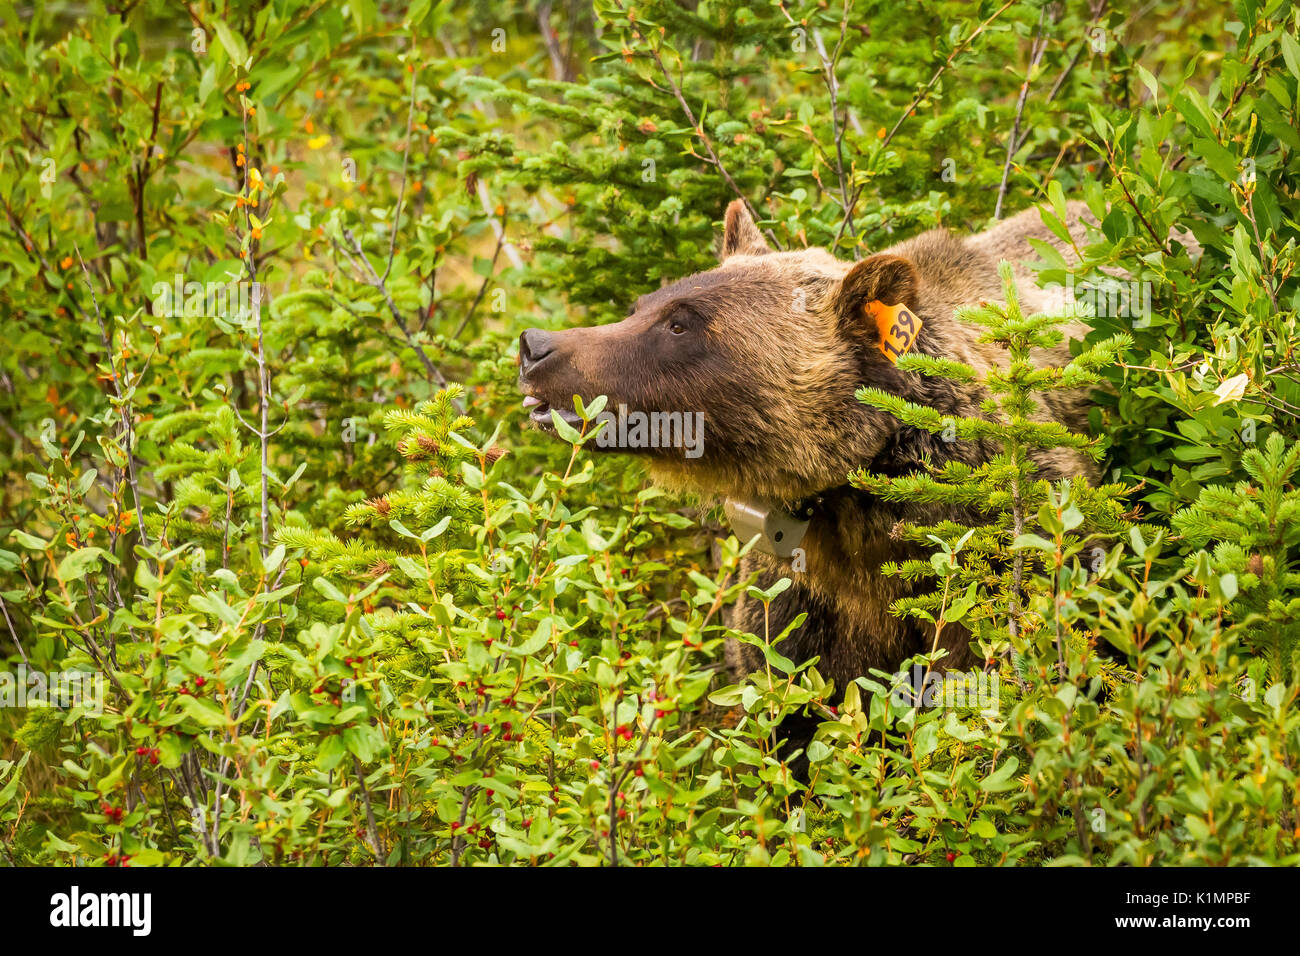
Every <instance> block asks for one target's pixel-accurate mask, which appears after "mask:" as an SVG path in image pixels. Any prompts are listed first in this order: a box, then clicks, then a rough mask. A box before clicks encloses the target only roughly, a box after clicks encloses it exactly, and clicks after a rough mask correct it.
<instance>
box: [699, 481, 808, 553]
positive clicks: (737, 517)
mask: <svg viewBox="0 0 1300 956" xmlns="http://www.w3.org/2000/svg"><path fill="white" fill-rule="evenodd" d="M825 496H826V492H821V493H819V494H815V495H809V496H808V497H807V498H802V499H800V500H799V501H796V502H795V503H794V504H792V505H790V510H789V511H787V510H785V508H784V507H783V506H782V505H780V504H773V503H772V502H770V501H766V500H762V499H745V500H741V499H738V498H728V499H727V500H726V501H724V502H723V503H722V511H723V513H724V514H725V515H726V516H727V521H728V522H730V524H731V530H732V531H734V532H735V534H736V537H737V538H739V539H740V540H741V542H742V543H744V542H747V541H749V540H750V539H751V538H753V537H754V536H755V535H757V536H758V541H757V543H755V545H754V547H755V548H756V549H757V550H759V551H762V552H764V553H766V554H770V555H773V556H774V557H778V558H789V557H793V555H794V552H795V550H796V549H797V548H798V547H799V545H800V543H801V542H802V541H803V538H804V535H805V534H807V533H808V525H809V524H810V523H811V522H812V518H813V515H815V514H816V513H817V510H818V508H819V507H820V506H821V505H822V503H823V502H824V501H825Z"/></svg>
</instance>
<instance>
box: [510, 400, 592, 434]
mask: <svg viewBox="0 0 1300 956" xmlns="http://www.w3.org/2000/svg"><path fill="white" fill-rule="evenodd" d="M524 408H525V409H527V410H528V419H529V421H531V422H532V423H533V424H534V425H536V426H537V427H538V428H540V429H541V430H542V431H545V432H550V433H551V434H555V423H554V422H553V421H551V403H550V402H546V401H543V400H542V399H540V398H538V397H537V396H536V395H525V396H524ZM555 410H556V411H557V412H559V413H560V418H562V419H564V421H565V422H566V423H567V424H569V425H572V426H573V427H574V428H579V429H580V428H582V419H581V418H579V417H578V413H577V412H575V411H572V410H571V409H570V410H566V409H562V408H557V409H555Z"/></svg>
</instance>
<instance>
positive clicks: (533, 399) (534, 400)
mask: <svg viewBox="0 0 1300 956" xmlns="http://www.w3.org/2000/svg"><path fill="white" fill-rule="evenodd" d="M543 404H545V403H544V402H543V401H542V400H541V399H540V398H538V397H537V396H536V395H525V396H524V408H532V407H533V406H534V405H543Z"/></svg>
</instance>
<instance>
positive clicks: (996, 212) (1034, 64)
mask: <svg viewBox="0 0 1300 956" xmlns="http://www.w3.org/2000/svg"><path fill="white" fill-rule="evenodd" d="M1046 16H1047V8H1046V7H1044V8H1043V9H1042V10H1040V11H1039V12H1038V30H1037V32H1036V33H1035V35H1034V42H1033V45H1032V46H1031V47H1030V56H1029V66H1028V68H1027V69H1026V70H1025V82H1023V83H1021V84H1020V98H1019V100H1018V101H1017V102H1016V119H1015V122H1014V123H1013V124H1012V126H1011V135H1010V137H1008V138H1007V161H1006V162H1005V163H1004V164H1003V166H1002V182H1001V183H999V184H998V201H997V203H996V204H995V205H994V207H993V218H994V219H1001V218H1002V200H1004V199H1005V198H1006V196H1007V183H1008V181H1009V180H1010V178H1011V161H1012V160H1013V159H1014V158H1015V155H1016V150H1017V149H1019V148H1020V122H1021V120H1022V119H1023V118H1024V114H1025V101H1026V100H1028V99H1029V82H1030V80H1032V79H1033V76H1034V70H1036V69H1038V64H1039V63H1040V62H1041V61H1042V59H1043V53H1044V52H1046V50H1047V37H1045V36H1044V35H1043V21H1044V20H1045V19H1046Z"/></svg>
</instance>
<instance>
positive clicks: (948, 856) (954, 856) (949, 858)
mask: <svg viewBox="0 0 1300 956" xmlns="http://www.w3.org/2000/svg"><path fill="white" fill-rule="evenodd" d="M943 858H944V859H945V860H947V861H948V862H949V863H951V862H952V861H953V860H955V859H957V854H956V853H953V852H952V850H949V851H948V852H947V853H945V854H944V855H943Z"/></svg>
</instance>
